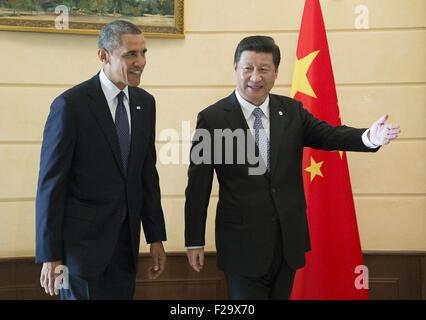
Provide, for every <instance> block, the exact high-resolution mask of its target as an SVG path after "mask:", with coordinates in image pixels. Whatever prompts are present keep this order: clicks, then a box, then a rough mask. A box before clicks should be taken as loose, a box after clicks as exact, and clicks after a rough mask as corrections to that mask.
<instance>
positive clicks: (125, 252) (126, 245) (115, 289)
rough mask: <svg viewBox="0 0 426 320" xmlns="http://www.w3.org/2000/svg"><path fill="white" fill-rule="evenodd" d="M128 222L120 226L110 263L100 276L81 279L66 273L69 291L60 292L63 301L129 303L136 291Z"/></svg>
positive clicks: (125, 221)
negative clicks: (113, 301) (126, 301)
mask: <svg viewBox="0 0 426 320" xmlns="http://www.w3.org/2000/svg"><path fill="white" fill-rule="evenodd" d="M135 282H136V270H135V267H134V263H133V256H132V244H131V240H130V229H129V221H128V219H125V220H124V221H123V223H122V225H121V230H120V236H119V239H118V241H117V245H116V247H115V249H114V254H113V257H112V259H111V262H110V263H109V264H108V266H107V267H106V269H105V270H104V272H103V273H102V274H100V275H97V276H94V277H89V278H82V277H79V276H76V275H73V274H69V289H62V290H61V299H62V300H131V299H132V298H133V295H134V292H135Z"/></svg>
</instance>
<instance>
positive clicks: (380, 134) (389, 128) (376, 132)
mask: <svg viewBox="0 0 426 320" xmlns="http://www.w3.org/2000/svg"><path fill="white" fill-rule="evenodd" d="M387 119H388V115H384V116H382V117H381V118H380V119H379V120H377V121H376V122H374V123H373V125H372V126H371V127H370V132H369V133H368V138H369V139H370V141H371V143H372V144H374V145H376V146H383V145H385V144H388V143H389V142H391V141H392V140H394V139H396V138H398V134H399V133H400V132H401V130H400V128H399V125H397V124H385V122H386V120H387Z"/></svg>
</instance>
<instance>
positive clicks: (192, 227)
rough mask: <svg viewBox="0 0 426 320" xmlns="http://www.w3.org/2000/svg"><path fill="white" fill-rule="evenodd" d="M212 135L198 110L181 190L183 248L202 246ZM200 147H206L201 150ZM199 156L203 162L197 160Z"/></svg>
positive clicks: (207, 201) (210, 187) (211, 181)
mask: <svg viewBox="0 0 426 320" xmlns="http://www.w3.org/2000/svg"><path fill="white" fill-rule="evenodd" d="M208 137H210V140H209V138H208ZM212 137H213V135H212V134H211V131H209V130H208V128H207V122H206V121H205V119H204V117H203V115H202V113H200V114H199V115H198V118H197V127H196V131H195V134H194V138H193V142H192V147H191V153H190V164H189V168H188V185H187V187H186V190H185V197H186V201H185V246H187V247H193V246H204V245H205V229H206V219H207V208H208V206H209V200H210V193H211V190H212V183H213V170H214V166H213V163H212V159H213V158H214V156H213V154H212V153H213V150H214V149H213V141H212V140H211V139H212ZM201 146H204V147H206V148H205V149H204V150H203V148H200V147H201ZM207 149H208V150H207ZM200 156H201V157H200ZM197 158H198V159H197ZM201 159H204V161H200V160H201Z"/></svg>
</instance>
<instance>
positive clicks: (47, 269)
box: [40, 261, 62, 296]
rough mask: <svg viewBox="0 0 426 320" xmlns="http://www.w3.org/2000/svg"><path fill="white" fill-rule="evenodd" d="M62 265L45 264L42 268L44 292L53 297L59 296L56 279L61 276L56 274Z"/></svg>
mask: <svg viewBox="0 0 426 320" xmlns="http://www.w3.org/2000/svg"><path fill="white" fill-rule="evenodd" d="M61 265H62V261H51V262H44V263H43V267H42V268H41V274H40V285H41V287H42V288H44V291H45V292H46V293H47V294H50V295H51V296H53V295H54V294H55V295H58V294H59V286H58V285H57V284H56V277H57V276H59V274H56V273H55V270H56V268H57V267H58V266H61Z"/></svg>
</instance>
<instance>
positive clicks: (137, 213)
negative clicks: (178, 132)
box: [36, 21, 166, 299]
mask: <svg viewBox="0 0 426 320" xmlns="http://www.w3.org/2000/svg"><path fill="white" fill-rule="evenodd" d="M146 51H147V49H146V44H145V39H144V36H143V35H142V33H141V31H140V29H139V28H138V27H136V26H135V25H133V24H131V23H129V22H126V21H114V22H111V23H109V24H107V25H106V26H105V27H104V28H103V29H102V30H101V32H100V36H99V50H98V56H99V59H100V60H101V62H102V64H103V68H102V70H101V71H100V72H99V73H98V74H97V75H95V76H94V77H93V78H91V79H90V80H87V81H85V82H83V83H81V84H79V85H77V86H75V87H73V88H71V89H69V90H67V91H66V92H64V93H62V94H61V95H60V96H59V97H57V98H56V99H55V100H54V101H53V103H52V106H51V110H50V114H49V117H48V119H47V122H46V126H45V130H44V137H43V145H42V149H41V161H40V173H39V182H38V190H37V199H36V261H37V262H38V263H43V268H42V271H41V276H40V284H41V286H42V287H43V288H44V289H45V291H46V293H48V294H51V295H53V294H59V291H60V293H61V298H62V299H131V298H132V297H133V294H134V289H135V279H136V271H137V258H138V253H139V240H140V225H141V222H142V225H143V228H144V233H145V237H146V241H147V242H148V243H150V244H151V255H152V258H153V266H152V267H151V269H150V270H149V277H151V278H156V277H158V276H159V275H160V274H161V273H162V272H163V270H164V268H165V263H166V255H165V252H164V248H163V244H162V241H165V240H166V231H165V226H164V217H163V211H162V208H161V203H160V188H159V178H158V174H157V170H156V166H155V163H156V155H155V154H156V153H155V145H154V141H155V100H154V98H153V97H152V96H151V95H150V94H149V93H148V92H146V91H145V90H143V89H140V88H138V87H137V86H138V85H139V83H140V78H141V74H142V71H143V69H144V67H145V64H146V58H145V54H146ZM63 265H65V266H66V267H67V268H63V267H62V268H59V269H61V270H68V274H67V276H68V280H69V281H68V282H65V283H66V284H67V285H68V286H67V288H66V287H63V288H62V289H60V290H59V288H58V286H56V287H55V278H56V277H57V276H58V275H57V274H55V270H56V269H58V268H57V267H58V266H63ZM56 282H58V281H56ZM57 284H58V283H57Z"/></svg>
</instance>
